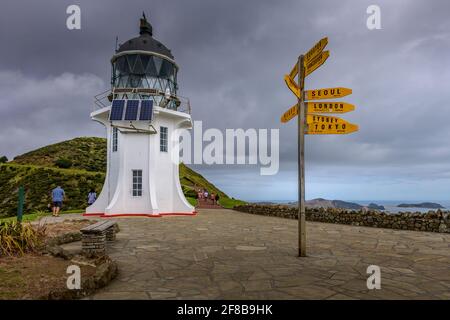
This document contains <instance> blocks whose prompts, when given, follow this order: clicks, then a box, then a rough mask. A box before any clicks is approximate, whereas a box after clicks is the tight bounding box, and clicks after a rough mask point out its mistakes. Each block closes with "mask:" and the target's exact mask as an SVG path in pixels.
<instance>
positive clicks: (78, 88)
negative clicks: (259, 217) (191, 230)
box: [0, 0, 450, 199]
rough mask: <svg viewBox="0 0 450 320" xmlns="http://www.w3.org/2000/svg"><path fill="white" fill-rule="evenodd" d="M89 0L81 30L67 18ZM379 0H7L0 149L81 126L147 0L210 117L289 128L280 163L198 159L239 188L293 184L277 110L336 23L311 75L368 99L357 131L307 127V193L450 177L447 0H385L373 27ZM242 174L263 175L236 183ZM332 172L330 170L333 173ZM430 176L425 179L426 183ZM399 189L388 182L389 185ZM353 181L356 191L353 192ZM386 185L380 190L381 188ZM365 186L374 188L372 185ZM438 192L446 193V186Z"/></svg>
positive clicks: (199, 107) (158, 33) (209, 121)
mask: <svg viewBox="0 0 450 320" xmlns="http://www.w3.org/2000/svg"><path fill="white" fill-rule="evenodd" d="M70 4H78V5H80V6H81V10H82V30H75V31H70V30H67V28H66V27H65V22H66V18H67V15H66V13H65V11H66V8H67V6H68V5H70ZM371 4H373V1H339V2H336V1H294V0H286V1H277V2H275V1H269V0H266V1H256V0H254V1H237V0H231V1H207V0H190V1H182V0H178V1H163V0H156V1H151V2H148V1H127V2H124V1H118V0H112V1H51V0H44V1H4V2H2V10H1V11H0V42H1V43H2V59H0V85H1V87H0V116H1V118H0V153H2V154H7V155H8V156H9V157H12V156H14V155H17V154H20V153H23V152H26V151H28V150H29V149H31V148H35V147H38V146H40V145H45V144H48V143H51V142H56V141H59V140H62V139H66V138H71V137H75V136H80V135H102V134H103V130H102V128H101V127H100V126H99V125H97V124H95V123H93V122H92V121H90V120H89V116H88V115H89V111H90V109H91V107H92V99H93V96H94V95H95V94H96V93H99V92H101V91H103V90H106V89H108V86H109V73H110V63H109V59H110V57H111V56H112V54H113V52H114V46H115V37H116V36H118V37H119V42H123V41H125V40H127V39H128V38H131V37H134V36H135V35H137V29H138V18H139V17H140V15H141V12H142V11H143V10H145V12H146V14H147V16H148V17H149V19H150V21H151V22H152V24H153V28H154V36H155V38H157V39H158V40H160V41H162V42H163V43H164V44H166V45H167V46H168V47H169V48H171V49H172V52H173V54H174V56H175V59H176V61H177V63H178V64H179V65H180V66H181V70H180V74H179V80H180V83H179V85H180V94H182V95H184V96H188V97H189V98H190V99H191V102H192V106H193V118H194V120H202V121H204V123H203V126H204V128H208V127H211V128H212V127H216V128H221V129H224V128H239V127H241V128H280V156H281V161H282V163H281V165H280V170H281V172H280V173H279V175H277V176H274V177H260V176H259V169H258V168H256V167H253V168H252V167H247V168H239V169H238V168H222V167H214V168H209V167H206V166H200V167H198V168H199V169H200V170H201V171H202V172H204V173H205V175H207V176H208V177H210V178H211V179H212V180H213V181H217V183H218V184H219V185H220V186H221V187H223V188H224V189H225V190H226V191H228V192H229V193H231V194H235V195H236V196H237V197H244V198H253V199H255V198H257V197H262V198H266V199H270V198H272V199H273V198H274V197H275V195H273V194H272V191H271V190H274V188H275V189H276V190H281V191H280V192H282V194H281V195H280V194H277V195H276V197H278V198H283V194H284V195H286V197H295V194H296V192H295V188H296V180H295V178H296V171H295V170H296V164H295V161H296V126H295V122H292V123H288V124H286V125H281V124H280V122H279V117H280V115H281V114H282V113H283V112H284V111H285V110H287V109H288V108H289V107H290V106H291V105H293V104H294V103H295V99H294V97H293V95H292V94H291V93H290V91H289V90H288V89H287V88H286V87H285V85H284V82H283V75H284V74H285V73H287V72H288V71H289V70H290V68H291V67H292V65H293V63H294V62H295V59H296V56H297V55H298V54H299V53H300V52H304V51H306V50H307V49H309V48H310V47H311V46H312V45H313V44H314V43H315V42H316V41H317V40H319V39H320V38H322V37H323V36H328V37H329V39H330V41H329V45H328V49H329V50H330V53H331V55H330V58H329V59H328V61H327V62H326V63H325V64H324V66H323V67H321V68H320V69H319V70H317V71H316V72H315V73H314V74H312V75H311V76H310V77H309V78H308V79H307V87H308V88H320V87H333V86H344V87H350V88H352V89H353V94H352V95H351V96H348V97H346V98H344V99H343V100H344V101H348V102H350V103H353V104H355V105H356V106H357V109H356V111H355V112H352V113H349V114H346V115H343V118H345V119H348V120H349V121H351V122H354V123H357V124H359V126H360V131H359V132H358V133H356V134H352V135H348V136H315V137H307V153H306V155H307V174H308V177H309V178H308V179H309V180H308V181H309V182H308V183H309V186H310V189H309V190H312V191H311V192H310V194H309V195H310V196H319V195H322V196H325V197H326V196H329V197H335V198H337V197H338V196H339V197H343V198H347V199H349V198H354V199H355V197H356V196H355V197H353V196H352V195H355V194H356V195H360V194H361V192H360V191H359V190H360V189H361V188H362V187H364V188H365V190H367V192H366V196H365V197H366V198H377V197H378V198H380V197H381V196H388V195H391V196H392V197H397V198H402V197H403V196H402V195H406V194H408V195H410V194H415V195H417V196H419V194H420V193H421V192H426V194H427V195H426V196H423V198H427V197H428V198H434V199H436V198H435V197H434V196H433V194H432V193H431V192H432V191H431V190H430V189H423V188H422V187H420V186H425V185H432V184H433V183H434V184H435V185H436V188H439V190H445V189H447V190H448V189H449V185H450V183H449V178H450V165H449V164H448V159H449V156H450V145H449V144H448V139H449V137H450V127H449V126H448V125H447V121H448V119H450V109H449V108H448V104H449V101H450V91H449V90H448V84H449V83H450V65H449V63H448V62H447V60H448V59H447V58H448V56H449V53H450V20H449V19H448V12H450V3H449V2H448V1H433V2H427V1H415V2H411V1H377V4H378V5H379V6H380V7H381V19H382V29H381V30H374V31H370V30H368V29H367V28H366V19H367V14H366V8H367V7H368V6H369V5H371ZM239 176H245V177H246V178H247V179H248V180H249V181H253V182H254V185H255V186H258V187H255V188H253V189H252V190H249V189H248V188H247V189H246V186H245V185H238V184H237V183H236V177H239ZM327 179H328V180H327ZM417 184H419V185H417ZM384 186H386V188H385V190H389V193H386V192H382V191H380V190H382V189H383V188H384ZM346 192H347V193H348V194H347V195H345V193H346ZM378 195H379V196H378ZM361 197H364V196H363V195H361ZM439 197H441V198H442V197H444V198H445V195H444V193H443V192H442V191H440V193H439ZM447 198H448V197H447Z"/></svg>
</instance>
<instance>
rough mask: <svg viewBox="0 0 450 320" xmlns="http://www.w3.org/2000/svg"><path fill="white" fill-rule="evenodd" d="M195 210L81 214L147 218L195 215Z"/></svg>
mask: <svg viewBox="0 0 450 320" xmlns="http://www.w3.org/2000/svg"><path fill="white" fill-rule="evenodd" d="M195 215H197V211H192V213H187V212H163V213H115V214H108V215H106V214H104V213H84V214H83V216H98V217H100V218H112V217H147V218H161V217H163V216H195Z"/></svg>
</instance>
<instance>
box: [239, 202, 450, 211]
mask: <svg viewBox="0 0 450 320" xmlns="http://www.w3.org/2000/svg"><path fill="white" fill-rule="evenodd" d="M247 201H249V202H253V203H255V202H271V203H277V204H287V203H289V202H295V201H297V200H247ZM344 201H347V202H353V203H357V204H360V205H362V206H367V205H369V204H370V203H376V204H378V205H382V206H384V208H385V210H384V212H390V213H399V212H422V213H427V212H428V211H430V210H431V211H435V209H426V208H399V207H397V205H399V204H400V203H421V202H433V203H439V204H440V205H441V206H443V207H445V209H441V210H450V200H344ZM382 211H383V210H382Z"/></svg>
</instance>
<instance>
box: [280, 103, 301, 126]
mask: <svg viewBox="0 0 450 320" xmlns="http://www.w3.org/2000/svg"><path fill="white" fill-rule="evenodd" d="M296 115H298V105H297V104H296V105H294V106H292V107H290V108H289V110H288V111H286V112H285V113H284V114H283V115H282V116H281V119H280V120H281V122H283V123H286V122H288V121H289V120H291V119H292V118H294V117H295V116H296Z"/></svg>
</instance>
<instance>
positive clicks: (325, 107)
mask: <svg viewBox="0 0 450 320" xmlns="http://www.w3.org/2000/svg"><path fill="white" fill-rule="evenodd" d="M305 104H306V108H307V109H306V110H307V111H306V112H307V113H346V112H351V111H354V110H355V106H354V105H353V104H350V103H346V102H306V103H305Z"/></svg>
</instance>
